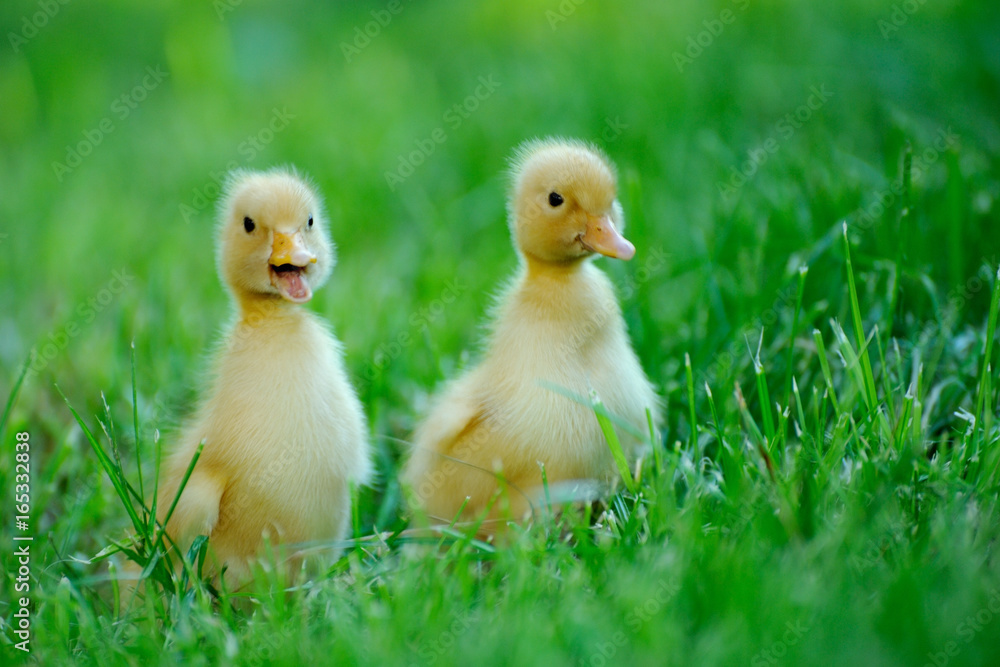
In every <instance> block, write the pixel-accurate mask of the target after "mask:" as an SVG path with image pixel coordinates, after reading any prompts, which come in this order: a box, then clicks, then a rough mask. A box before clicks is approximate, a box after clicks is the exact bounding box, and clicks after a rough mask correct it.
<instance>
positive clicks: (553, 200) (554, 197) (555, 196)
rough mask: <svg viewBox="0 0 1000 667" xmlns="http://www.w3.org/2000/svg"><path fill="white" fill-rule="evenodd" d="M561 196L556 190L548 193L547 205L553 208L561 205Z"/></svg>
mask: <svg viewBox="0 0 1000 667" xmlns="http://www.w3.org/2000/svg"><path fill="white" fill-rule="evenodd" d="M562 203H563V198H562V195H561V194H559V193H558V192H550V193H549V206H551V207H553V208H555V207H556V206H562Z"/></svg>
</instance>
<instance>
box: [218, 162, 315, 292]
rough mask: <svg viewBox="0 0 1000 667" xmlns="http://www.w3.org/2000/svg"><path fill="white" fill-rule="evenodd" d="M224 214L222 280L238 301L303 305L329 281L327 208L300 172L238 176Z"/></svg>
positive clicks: (234, 177)
mask: <svg viewBox="0 0 1000 667" xmlns="http://www.w3.org/2000/svg"><path fill="white" fill-rule="evenodd" d="M219 209H220V221H219V231H218V241H219V242H218V248H219V252H218V263H219V274H220V275H221V276H222V279H223V281H224V282H225V283H226V284H227V285H228V287H229V289H230V290H232V292H233V294H234V295H235V296H236V297H237V299H238V300H240V301H243V300H245V299H249V298H254V297H257V298H280V299H285V300H287V301H291V302H293V303H304V302H306V301H309V299H311V298H312V294H313V290H314V289H316V288H318V287H320V285H322V284H323V283H324V282H325V281H326V279H327V277H328V276H329V275H330V270H331V269H332V268H333V264H334V261H335V258H334V248H333V245H332V243H331V242H330V239H329V238H328V236H327V231H326V220H325V216H324V213H323V206H322V202H321V201H320V198H319V195H317V193H316V191H315V189H314V188H313V187H312V186H310V185H309V184H308V183H307V182H306V181H305V180H303V179H302V178H301V177H300V176H299V175H298V174H296V173H295V171H293V170H286V169H272V170H270V171H266V172H259V171H248V170H239V171H235V172H233V173H232V174H230V176H229V180H228V182H227V183H226V187H225V192H224V196H223V198H222V200H221V203H220V207H219Z"/></svg>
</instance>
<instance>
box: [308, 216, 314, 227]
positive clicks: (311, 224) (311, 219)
mask: <svg viewBox="0 0 1000 667" xmlns="http://www.w3.org/2000/svg"><path fill="white" fill-rule="evenodd" d="M309 226H310V227H312V226H313V217H312V216H311V215H310V216H309Z"/></svg>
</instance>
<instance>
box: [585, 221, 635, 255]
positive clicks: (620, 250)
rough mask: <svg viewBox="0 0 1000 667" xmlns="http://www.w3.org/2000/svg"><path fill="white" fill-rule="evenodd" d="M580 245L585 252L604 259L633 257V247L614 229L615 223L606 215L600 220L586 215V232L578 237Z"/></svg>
mask: <svg viewBox="0 0 1000 667" xmlns="http://www.w3.org/2000/svg"><path fill="white" fill-rule="evenodd" d="M580 243H582V244H583V247H584V248H586V249H587V250H590V251H591V252H599V253H601V254H602V255H604V256H606V257H614V258H615V259H624V260H629V259H632V257H634V256H635V246H634V245H632V244H631V243H630V242H629V240H628V239H626V238H625V237H624V236H622V235H621V233H619V231H618V230H617V229H615V223H613V222H611V216H608V215H604V216H601V217H600V218H598V217H596V216H593V215H588V216H587V230H586V231H585V232H584V233H583V236H581V237H580Z"/></svg>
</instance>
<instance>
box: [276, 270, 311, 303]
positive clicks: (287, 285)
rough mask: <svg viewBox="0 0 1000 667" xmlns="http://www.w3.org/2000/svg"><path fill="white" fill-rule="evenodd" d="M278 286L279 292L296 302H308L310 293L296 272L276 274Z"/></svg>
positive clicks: (307, 286)
mask: <svg viewBox="0 0 1000 667" xmlns="http://www.w3.org/2000/svg"><path fill="white" fill-rule="evenodd" d="M278 284H279V285H280V289H281V291H282V292H283V293H284V294H285V295H286V296H288V297H290V298H292V299H294V300H296V301H305V300H308V299H309V297H310V296H312V293H311V292H310V291H309V285H308V284H307V283H306V281H304V280H303V279H302V274H301V273H299V272H298V271H284V272H282V273H279V274H278Z"/></svg>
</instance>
